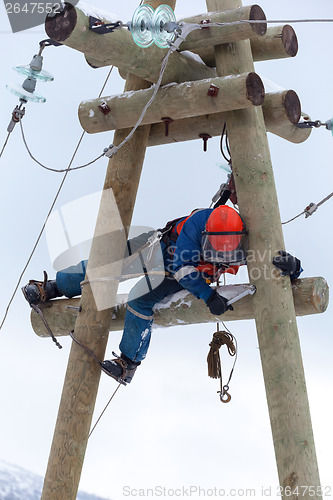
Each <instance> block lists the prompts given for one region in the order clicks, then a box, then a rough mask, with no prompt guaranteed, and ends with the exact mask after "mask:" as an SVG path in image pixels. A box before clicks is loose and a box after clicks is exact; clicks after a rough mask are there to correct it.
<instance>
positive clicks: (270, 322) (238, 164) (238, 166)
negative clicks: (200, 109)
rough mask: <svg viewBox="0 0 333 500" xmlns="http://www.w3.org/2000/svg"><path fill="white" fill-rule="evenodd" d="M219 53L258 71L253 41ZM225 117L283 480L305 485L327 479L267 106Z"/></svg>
mask: <svg viewBox="0 0 333 500" xmlns="http://www.w3.org/2000/svg"><path fill="white" fill-rule="evenodd" d="M206 3H207V8H208V10H213V9H216V10H226V9H228V8H232V9H234V8H236V7H241V5H242V3H241V1H240V0H206ZM215 59H216V63H217V72H218V74H219V75H220V76H223V75H230V74H241V73H244V72H245V71H253V59H252V53H251V47H250V42H249V41H241V42H236V43H234V44H228V45H220V46H217V47H215ZM226 123H227V131H228V136H229V141H230V149H231V157H232V163H233V171H234V177H235V183H236V190H237V196H238V203H239V207H240V212H241V215H242V216H243V218H244V221H245V224H246V227H247V229H248V231H249V250H250V251H251V252H252V253H253V257H254V258H253V262H249V261H248V270H249V276H250V281H251V283H252V284H254V285H256V286H257V293H256V295H255V297H254V311H255V318H256V326H257V333H258V340H259V349H260V355H261V361H262V368H263V373H264V380H265V387H266V396H267V402H268V409H269V414H270V421H271V427H272V434H273V440H274V448H275V455H276V462H277V468H278V473H279V479H280V484H281V485H286V482H288V478H290V477H295V478H296V485H298V486H301V485H313V486H315V487H316V486H319V485H320V481H319V474H318V466H317V459H316V453H315V445H314V438H313V432H312V425H311V418H310V410H309V403H308V398H307V391H306V383H305V376H304V370H303V363H302V355H301V349H300V344H299V337H298V331H297V324H296V317H295V309H294V303H293V298H292V291H291V286H290V280H289V279H286V278H283V277H281V276H279V274H278V273H276V270H274V267H273V265H272V256H274V255H276V253H277V252H278V250H280V249H283V248H284V241H283V234H282V227H281V221H280V214H279V207H278V200H277V195H276V188H275V183H274V175H273V169H272V163H271V158H270V152H269V147H268V142H267V137H266V130H265V123H264V118H263V113H262V110H261V109H260V108H253V109H246V110H238V111H231V112H230V113H228V114H227V118H226ZM265 269H267V270H268V273H267V275H265V271H264V270H265ZM283 498H287V495H283ZM289 498H296V497H295V496H294V495H292V496H291V497H289ZM314 498H320V495H317V496H316V497H314Z"/></svg>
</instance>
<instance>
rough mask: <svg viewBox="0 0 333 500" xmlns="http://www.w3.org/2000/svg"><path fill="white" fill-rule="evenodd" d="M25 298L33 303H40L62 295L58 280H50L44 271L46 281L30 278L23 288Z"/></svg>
mask: <svg viewBox="0 0 333 500" xmlns="http://www.w3.org/2000/svg"><path fill="white" fill-rule="evenodd" d="M22 292H23V295H24V297H25V299H26V300H27V301H28V302H29V304H30V305H32V304H39V303H41V302H46V301H48V300H50V299H55V298H57V297H62V295H63V294H62V293H61V292H59V290H58V287H57V283H56V280H48V279H47V273H46V271H44V281H36V280H30V281H29V283H28V284H27V285H25V286H24V287H23V288H22Z"/></svg>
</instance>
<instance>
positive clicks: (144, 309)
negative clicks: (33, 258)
mask: <svg viewBox="0 0 333 500" xmlns="http://www.w3.org/2000/svg"><path fill="white" fill-rule="evenodd" d="M131 241H133V240H131ZM139 244H140V245H141V244H142V241H141V240H140V241H139ZM140 245H138V246H140ZM161 249H162V253H163V259H164V266H163V262H162V267H166V268H168V265H169V264H170V262H171V260H170V255H169V254H168V253H167V251H166V247H165V245H164V244H163V243H162V244H161ZM86 266H87V261H81V262H80V263H79V264H77V265H76V266H71V267H69V268H67V269H64V270H62V271H59V272H57V275H56V282H57V287H58V289H59V291H60V292H62V293H63V295H65V296H67V297H74V296H75V295H81V287H80V282H81V281H83V280H84V279H85V274H86ZM149 289H150V291H149V292H148V293H147V280H146V278H145V277H143V278H142V279H141V280H140V281H139V282H138V283H137V284H136V285H135V286H134V287H133V288H132V290H131V292H130V294H129V298H128V304H127V310H126V316H125V325H124V331H123V336H122V339H121V342H120V345H119V348H120V351H121V352H122V353H123V354H125V356H127V357H128V358H130V359H131V360H132V361H137V362H138V361H142V360H143V359H144V358H145V357H146V354H147V350H148V347H149V343H150V338H151V331H152V324H153V319H154V318H153V315H154V313H153V308H154V306H155V305H156V304H158V303H159V302H161V300H163V299H164V298H165V297H167V296H168V295H172V294H174V293H176V292H178V291H179V290H183V287H182V286H181V285H180V284H179V283H178V282H177V281H176V280H175V279H174V278H172V277H171V276H170V277H169V276H168V277H165V278H164V279H163V281H162V282H161V277H158V276H152V277H150V287H149Z"/></svg>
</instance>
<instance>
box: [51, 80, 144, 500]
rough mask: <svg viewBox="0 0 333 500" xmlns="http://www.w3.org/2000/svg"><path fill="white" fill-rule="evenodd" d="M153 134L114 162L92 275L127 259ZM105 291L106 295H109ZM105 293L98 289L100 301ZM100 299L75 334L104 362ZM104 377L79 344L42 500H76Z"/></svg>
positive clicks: (88, 294) (84, 301) (106, 318)
mask: <svg viewBox="0 0 333 500" xmlns="http://www.w3.org/2000/svg"><path fill="white" fill-rule="evenodd" d="M145 86H148V84H146V83H145V82H144V81H142V80H140V79H139V78H138V77H136V76H134V75H129V77H128V79H127V81H126V85H125V91H128V90H138V89H139V88H143V87H145ZM149 130H150V126H149V125H148V126H145V127H140V128H139V129H138V130H137V131H136V133H135V135H134V137H133V138H132V139H131V141H129V142H128V143H127V144H126V145H125V146H124V147H123V148H122V149H121V150H120V151H119V152H118V154H117V155H116V156H115V157H113V158H112V159H111V160H110V162H109V166H108V170H107V174H106V178H105V182H104V188H103V196H102V201H101V206H100V210H99V214H98V220H97V226H96V230H95V237H96V236H99V235H101V234H106V233H110V237H109V241H108V246H107V248H105V246H103V247H102V248H101V247H100V245H99V243H98V242H99V239H98V238H96V240H95V239H94V240H93V243H92V248H91V252H90V256H89V264H88V268H87V276H88V277H89V276H92V275H94V276H95V273H94V270H95V269H97V270H98V268H99V266H100V265H101V263H105V262H107V258H108V257H109V261H111V260H112V259H111V256H112V254H113V255H121V252H122V250H124V246H123V241H120V240H119V238H118V237H117V236H116V234H119V233H116V231H117V230H119V229H120V226H121V225H122V226H123V227H124V228H125V229H127V228H128V227H129V226H130V223H131V218H132V214H133V209H134V203H135V198H136V193H137V189H138V186H139V181H140V174H141V169H142V165H143V161H144V156H145V151H146V147H147V143H148V137H149ZM128 132H129V131H126V130H121V131H119V132H116V133H115V137H114V144H115V145H117V144H120V143H121V142H122V141H123V140H124V139H125V137H126V136H127V134H128ZM114 201H115V203H114ZM112 214H113V216H114V217H112ZM119 216H120V218H119ZM114 221H116V223H115V224H114ZM121 223H122V224H121ZM112 226H113V227H112ZM113 231H114V232H113ZM112 232H113V235H114V236H112ZM95 286H96V285H95ZM102 287H103V285H102ZM102 287H101V294H102V295H105V290H104V288H102ZM117 288H118V282H117V281H116V280H114V281H112V282H110V283H109V284H108V289H107V296H108V299H109V300H110V303H112V301H113V300H114V298H115V296H116V293H117ZM99 293H100V292H99V291H98V290H97V295H98V297H99V296H100V295H99ZM95 299H96V290H93V289H92V287H91V285H89V284H88V285H87V286H85V287H84V288H83V290H82V297H81V307H82V312H81V313H80V314H79V315H78V318H77V321H76V323H75V331H74V335H75V337H76V338H77V339H78V340H80V341H81V342H83V343H84V344H86V345H88V346H89V348H90V349H91V350H92V351H93V352H94V353H95V354H96V356H97V357H98V358H99V359H100V360H103V359H104V354H105V349H106V345H107V340H108V333H109V330H110V322H111V311H112V310H111V309H110V308H109V309H104V310H99V309H100V308H99V307H98V303H97V302H98V300H95ZM100 374H101V370H100V367H99V365H98V364H97V363H96V362H95V361H94V360H93V359H92V358H91V357H89V355H87V353H86V352H84V351H83V349H82V347H80V346H79V345H78V344H76V343H73V344H72V348H71V352H70V356H69V361H68V368H67V373H66V377H65V382H64V388H63V392H62V397H61V401H60V407H59V412H58V419H57V423H56V428H55V432H54V437H53V443H52V447H51V452H50V457H49V462H48V468H47V471H46V475H45V481H44V488H43V492H42V497H41V500H74V499H75V498H76V495H77V491H78V487H79V481H80V476H81V471H82V466H83V460H84V456H85V451H86V446H87V441H88V435H89V430H90V426H91V419H92V416H93V411H94V407H95V401H96V396H97V391H98V385H99V379H100Z"/></svg>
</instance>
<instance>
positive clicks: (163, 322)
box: [30, 278, 329, 338]
mask: <svg viewBox="0 0 333 500" xmlns="http://www.w3.org/2000/svg"><path fill="white" fill-rule="evenodd" d="M240 286H242V285H240ZM234 287H235V285H232V286H230V285H227V286H226V287H222V288H221V289H220V290H219V292H220V294H221V295H223V292H224V291H225V290H228V289H230V288H234ZM292 293H293V299H294V304H295V311H296V315H297V316H306V315H309V314H320V313H323V312H325V311H326V309H327V306H328V301H329V289H328V285H327V282H326V281H325V280H324V278H304V279H298V280H295V281H294V282H293V285H292ZM177 297H178V296H177V294H176V295H174V296H173V299H172V300H170V306H169V307H168V308H164V309H160V310H157V312H155V315H154V324H155V325H156V326H158V327H163V328H167V327H169V326H181V325H192V324H197V323H215V322H216V317H215V316H213V315H212V314H210V311H209V309H208V308H207V306H206V304H205V303H204V302H203V301H202V300H197V299H195V298H194V297H193V296H192V295H191V294H190V293H188V294H187V295H186V296H184V297H182V298H181V299H178V298H177ZM123 300H124V299H122V297H121V296H119V297H118V299H117V303H118V304H122V302H123ZM79 305H80V298H73V299H57V300H51V301H50V302H45V303H44V304H41V306H40V307H41V309H42V311H43V314H44V316H45V318H46V321H47V322H48V324H49V326H50V328H51V330H52V332H53V333H54V335H55V336H56V337H61V336H68V335H69V332H70V331H71V330H73V328H74V325H75V321H76V317H77V315H78V314H79V313H78V311H77V310H75V309H72V307H78V306H79ZM68 306H70V307H68ZM125 312H126V302H125V303H124V304H123V305H120V306H119V307H117V308H116V309H115V310H114V311H113V312H112V313H111V314H112V321H111V322H110V331H117V330H122V329H123V326H124V319H125ZM30 319H31V326H32V329H33V330H34V332H35V333H36V335H38V336H39V337H47V338H49V335H48V333H47V331H46V329H45V326H44V325H43V322H42V321H41V319H40V317H39V316H38V314H37V313H36V312H35V311H33V310H32V311H31V316H30ZM244 319H254V305H253V296H247V297H244V298H243V299H241V300H240V301H239V302H237V303H236V304H235V305H234V310H233V311H228V312H227V313H225V314H224V315H223V320H225V321H240V320H244Z"/></svg>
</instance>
